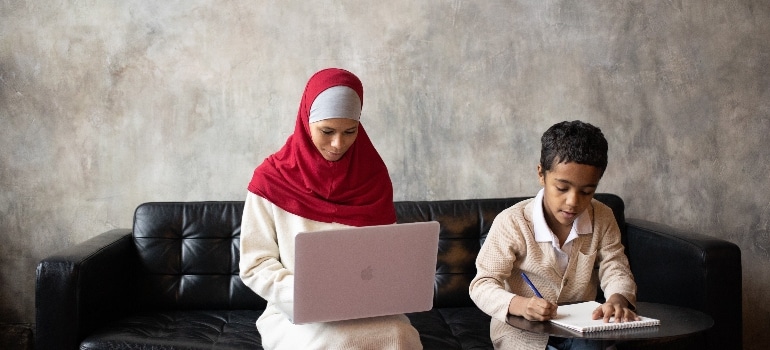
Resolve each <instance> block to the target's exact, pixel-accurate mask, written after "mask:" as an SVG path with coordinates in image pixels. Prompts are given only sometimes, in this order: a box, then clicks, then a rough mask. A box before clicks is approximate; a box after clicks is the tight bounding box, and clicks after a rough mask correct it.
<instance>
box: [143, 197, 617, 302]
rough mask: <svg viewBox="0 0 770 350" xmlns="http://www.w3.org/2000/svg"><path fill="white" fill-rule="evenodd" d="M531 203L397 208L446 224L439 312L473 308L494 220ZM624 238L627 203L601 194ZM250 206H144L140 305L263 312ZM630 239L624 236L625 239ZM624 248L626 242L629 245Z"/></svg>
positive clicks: (403, 204) (402, 217)
mask: <svg viewBox="0 0 770 350" xmlns="http://www.w3.org/2000/svg"><path fill="white" fill-rule="evenodd" d="M527 198H529V197H515V198H498V199H468V200H443V201H400V202H396V203H395V207H396V215H397V217H398V222H399V223H407V222H418V221H431V220H435V221H438V222H439V223H440V224H441V232H440V237H439V247H438V259H437V266H436V279H435V292H434V307H437V308H438V307H463V306H473V302H472V301H471V299H470V297H469V296H468V285H469V284H470V281H471V280H472V279H473V277H474V276H475V274H476V267H475V261H476V256H477V255H478V252H479V249H480V248H481V245H482V244H483V242H484V239H485V238H486V235H487V233H488V232H489V228H490V226H491V225H492V221H493V220H494V218H495V216H497V214H498V213H500V212H501V211H502V210H504V209H506V208H508V207H510V206H512V205H513V204H515V203H517V202H519V201H522V200H524V199H527ZM596 199H598V200H600V201H602V202H604V203H605V204H607V205H609V206H610V207H611V208H612V209H613V211H614V212H615V217H616V219H617V221H618V224H619V225H620V227H621V230H623V231H625V221H624V216H623V210H624V206H623V201H622V200H621V199H620V198H619V197H617V196H615V195H612V194H597V195H596ZM242 215H243V202H238V201H233V202H179V203H172V202H161V203H157V202H156V203H145V204H142V205H140V206H139V207H138V208H137V209H136V212H135V213H134V230H133V239H134V243H135V245H136V248H137V253H138V258H139V260H140V264H141V266H142V269H141V271H140V272H139V273H138V276H136V283H135V287H136V288H137V289H138V292H137V293H136V294H135V295H137V296H138V297H139V298H140V300H139V304H140V306H144V307H151V308H155V309H157V308H166V309H263V308H264V307H265V301H264V300H263V299H261V298H260V297H258V296H257V295H256V294H254V293H253V292H252V291H251V290H250V289H249V288H248V287H246V286H245V285H244V284H243V282H242V281H241V280H240V277H238V272H239V271H238V261H239V258H240V233H241V228H240V226H241V225H240V224H241V217H242ZM624 239H625V235H624ZM624 243H625V242H624Z"/></svg>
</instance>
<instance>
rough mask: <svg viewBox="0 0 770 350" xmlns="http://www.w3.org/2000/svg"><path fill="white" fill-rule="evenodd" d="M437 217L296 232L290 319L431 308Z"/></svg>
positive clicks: (345, 317)
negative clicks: (425, 220)
mask: <svg viewBox="0 0 770 350" xmlns="http://www.w3.org/2000/svg"><path fill="white" fill-rule="evenodd" d="M438 236H439V223H438V222H436V221H429V222H417V223H406V224H393V225H380V226H368V227H355V228H344V229H336V230H324V231H314V232H301V233H298V234H297V235H296V236H295V238H294V239H295V247H294V249H295V260H294V317H293V319H292V320H291V321H292V322H293V323H294V324H303V323H311V322H328V321H339V320H348V319H355V318H364V317H374V316H384V315H393V314H401V313H408V312H418V311H426V310H430V309H431V308H432V307H433V285H434V280H435V274H436V256H437V254H438Z"/></svg>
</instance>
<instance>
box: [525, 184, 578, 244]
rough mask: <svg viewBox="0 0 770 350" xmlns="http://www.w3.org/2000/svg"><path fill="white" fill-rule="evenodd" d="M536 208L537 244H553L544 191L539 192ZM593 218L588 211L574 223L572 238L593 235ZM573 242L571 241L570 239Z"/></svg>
mask: <svg viewBox="0 0 770 350" xmlns="http://www.w3.org/2000/svg"><path fill="white" fill-rule="evenodd" d="M533 204H534V205H535V207H534V208H533V212H532V223H533V225H534V231H535V241H536V242H553V232H552V231H551V228H550V227H548V223H546V221H545V213H544V212H543V189H542V188H541V189H540V191H538V192H537V196H535V199H534V203H533ZM591 231H592V228H591V218H590V217H589V214H588V210H585V211H583V213H581V214H580V215H578V217H577V218H576V219H575V221H573V222H572V230H571V231H570V236H572V235H573V234H578V235H583V234H587V233H591ZM569 240H571V239H569Z"/></svg>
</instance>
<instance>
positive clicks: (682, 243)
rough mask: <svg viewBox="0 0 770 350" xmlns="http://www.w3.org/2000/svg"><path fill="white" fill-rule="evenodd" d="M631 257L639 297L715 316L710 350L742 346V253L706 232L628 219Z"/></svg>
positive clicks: (709, 336) (709, 337) (735, 246)
mask: <svg viewBox="0 0 770 350" xmlns="http://www.w3.org/2000/svg"><path fill="white" fill-rule="evenodd" d="M626 222H627V239H628V240H627V242H628V247H627V251H628V259H629V263H630V265H631V270H632V272H633V274H634V278H635V279H636V283H637V286H638V291H637V298H638V299H639V300H640V301H646V302H656V303H663V304H671V305H677V306H683V307H688V308H692V309H695V310H699V311H702V312H704V313H706V314H708V315H710V316H711V317H713V318H714V327H713V328H712V329H711V330H709V332H708V335H707V338H708V339H707V341H708V344H709V348H711V349H740V348H741V346H742V332H743V327H742V300H741V295H742V294H741V293H742V291H741V288H742V285H741V284H742V276H741V251H740V248H738V246H737V245H735V244H733V243H730V242H728V241H725V240H722V239H719V238H714V237H711V236H707V235H704V234H698V233H692V232H683V231H679V230H675V229H673V228H671V227H668V226H665V225H662V224H658V223H653V222H649V221H644V220H639V219H628V220H627V221H626Z"/></svg>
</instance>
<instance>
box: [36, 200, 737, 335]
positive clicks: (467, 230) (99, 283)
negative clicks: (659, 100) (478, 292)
mask: <svg viewBox="0 0 770 350" xmlns="http://www.w3.org/2000/svg"><path fill="white" fill-rule="evenodd" d="M525 198H527V197H519V198H500V199H472V200H445V201H403V202H397V203H396V209H397V215H398V221H399V222H402V223H404V222H416V221H427V220H436V221H438V222H440V224H441V236H440V242H439V250H438V251H439V253H438V263H437V266H436V279H435V297H434V308H433V309H432V310H430V311H427V312H420V313H414V314H409V315H408V316H409V318H410V319H411V321H412V324H413V325H414V326H415V327H416V328H417V330H418V331H419V332H420V337H421V340H422V343H423V345H424V347H425V348H426V349H491V348H492V345H491V342H490V339H489V317H488V316H486V315H485V314H483V313H482V312H481V311H479V310H478V309H477V308H476V307H475V305H474V304H473V302H472V301H471V300H470V298H469V296H468V284H469V282H470V281H471V279H472V278H473V276H474V274H475V267H474V261H475V258H476V255H477V253H478V250H479V248H480V246H481V245H482V244H483V242H484V239H485V237H486V234H487V232H488V230H489V227H490V225H491V223H492V220H493V219H494V217H495V216H496V215H497V213H499V212H500V211H502V210H503V209H505V208H507V207H509V206H511V205H513V204H514V203H516V202H518V201H520V200H523V199H525ZM596 198H597V199H599V200H601V201H602V202H604V203H606V204H608V205H609V206H610V207H612V208H613V210H614V212H615V216H616V218H617V220H618V223H619V224H620V227H621V230H622V231H623V232H622V233H623V241H624V244H625V246H626V249H627V253H628V256H629V260H630V264H631V269H632V270H633V272H634V275H635V278H636V281H637V284H638V288H639V289H638V299H639V301H647V302H659V303H666V304H672V305H678V306H684V307H689V308H693V309H697V310H700V311H703V312H705V313H707V314H709V315H711V316H712V317H713V318H714V320H715V325H714V327H713V328H712V329H711V330H710V331H708V332H707V333H705V334H700V335H698V336H696V337H694V338H688V339H686V340H681V339H674V340H671V342H670V344H673V345H672V346H673V347H676V348H677V349H682V348H687V347H691V348H711V349H740V348H741V345H742V342H741V333H742V325H741V257H740V250H739V248H738V247H737V246H736V245H734V244H732V243H729V242H726V241H723V240H720V239H717V238H713V237H709V236H707V235H703V234H697V233H684V232H677V231H675V230H672V229H670V228H668V227H666V226H663V225H660V224H655V223H650V222H645V221H642V220H633V219H631V220H627V221H626V220H625V218H624V213H623V212H624V204H623V201H622V200H621V199H620V198H619V197H617V196H615V195H612V194H597V195H596ZM242 210H243V202H181V203H146V204H143V205H141V206H139V207H138V208H137V209H136V212H135V215H134V225H133V230H131V229H116V230H112V231H109V232H105V233H102V234H100V235H97V236H95V237H94V238H92V239H89V240H87V241H85V242H83V243H81V244H78V245H75V246H73V247H70V248H67V249H64V250H63V251H61V252H59V253H57V254H55V255H52V256H50V257H47V258H45V259H43V260H42V261H41V262H40V263H39V264H38V266H37V281H36V283H37V285H36V334H35V343H36V348H37V349H57V350H58V349H261V348H262V347H261V345H260V343H261V341H260V335H259V334H258V332H257V330H256V328H255V321H256V319H257V317H258V316H259V314H260V313H261V310H262V309H263V308H264V306H265V301H264V300H262V299H261V298H260V297H258V296H257V295H255V294H254V293H252V292H251V291H250V290H249V289H248V288H246V287H245V286H244V285H243V283H242V282H241V281H240V279H239V277H238V259H239V241H238V240H239V235H240V221H241V214H242ZM664 345H665V344H664V343H662V342H655V343H652V344H638V345H637V346H638V347H641V348H645V347H648V348H661V347H663V346H664ZM629 346H630V347H633V344H631V345H629Z"/></svg>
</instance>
